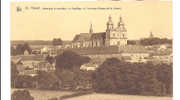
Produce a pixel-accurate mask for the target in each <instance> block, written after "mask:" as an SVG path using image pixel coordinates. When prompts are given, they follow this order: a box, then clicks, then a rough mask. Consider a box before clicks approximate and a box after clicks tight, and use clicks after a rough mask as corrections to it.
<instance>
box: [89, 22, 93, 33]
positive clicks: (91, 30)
mask: <svg viewBox="0 0 180 100" xmlns="http://www.w3.org/2000/svg"><path fill="white" fill-rule="evenodd" d="M89 33H93V27H92V24H91V25H90V28H89Z"/></svg>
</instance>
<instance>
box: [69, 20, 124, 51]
mask: <svg viewBox="0 0 180 100" xmlns="http://www.w3.org/2000/svg"><path fill="white" fill-rule="evenodd" d="M106 25H107V28H106V31H105V32H99V33H95V32H93V27H92V24H91V25H90V29H89V33H80V34H78V35H76V36H75V37H74V39H73V41H72V48H88V47H91V48H93V47H108V46H125V45H127V30H126V28H125V25H124V22H123V21H122V17H120V19H119V22H118V25H117V27H114V23H113V21H112V17H111V16H109V18H108V22H107V24H106Z"/></svg>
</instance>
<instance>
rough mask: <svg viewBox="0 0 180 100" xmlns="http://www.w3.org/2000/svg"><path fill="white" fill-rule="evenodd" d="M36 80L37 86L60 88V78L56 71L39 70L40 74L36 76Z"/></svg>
mask: <svg viewBox="0 0 180 100" xmlns="http://www.w3.org/2000/svg"><path fill="white" fill-rule="evenodd" d="M35 81H36V82H37V83H38V84H37V85H38V86H36V87H37V88H39V89H50V90H56V89H59V78H58V77H57V76H56V74H55V73H47V72H43V71H39V72H38V75H37V76H36V77H35Z"/></svg>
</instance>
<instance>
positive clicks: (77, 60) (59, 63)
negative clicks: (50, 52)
mask: <svg viewBox="0 0 180 100" xmlns="http://www.w3.org/2000/svg"><path fill="white" fill-rule="evenodd" d="M89 61H90V58H89V57H85V56H80V55H78V54H77V53H75V52H72V51H69V50H67V51H64V52H63V53H62V54H60V55H58V56H56V69H57V70H58V69H73V68H75V67H77V68H80V66H81V65H82V64H84V63H88V62H89Z"/></svg>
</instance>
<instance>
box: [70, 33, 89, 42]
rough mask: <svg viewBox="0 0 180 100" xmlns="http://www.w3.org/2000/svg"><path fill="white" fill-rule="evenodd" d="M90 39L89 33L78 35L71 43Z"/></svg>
mask: <svg viewBox="0 0 180 100" xmlns="http://www.w3.org/2000/svg"><path fill="white" fill-rule="evenodd" d="M90 39H91V34H90V33H80V34H78V35H76V36H75V37H74V39H73V41H87V40H90Z"/></svg>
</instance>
